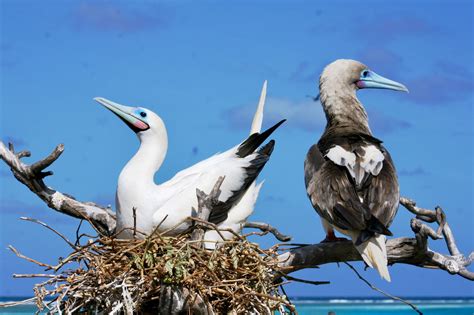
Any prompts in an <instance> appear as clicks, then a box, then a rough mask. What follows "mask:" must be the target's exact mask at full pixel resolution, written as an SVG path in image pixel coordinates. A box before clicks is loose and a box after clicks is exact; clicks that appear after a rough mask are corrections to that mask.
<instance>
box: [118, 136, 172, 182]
mask: <svg viewBox="0 0 474 315" xmlns="http://www.w3.org/2000/svg"><path fill="white" fill-rule="evenodd" d="M139 138H140V148H139V149H138V151H137V153H135V155H134V156H133V157H132V159H131V160H130V161H129V162H128V163H127V165H125V167H124V168H123V170H122V172H121V173H120V177H119V184H118V186H119V190H120V188H125V186H128V187H129V186H130V185H132V186H135V187H137V186H138V187H141V188H143V187H150V186H155V181H154V175H155V173H156V172H157V171H158V169H159V168H160V166H161V164H162V163H163V161H164V159H165V156H166V151H167V150H168V137H167V135H166V130H165V131H164V132H161V133H160V135H159V136H158V135H156V134H149V135H139ZM128 187H127V188H126V189H128Z"/></svg>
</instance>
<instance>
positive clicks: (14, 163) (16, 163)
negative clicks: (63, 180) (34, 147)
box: [0, 141, 115, 235]
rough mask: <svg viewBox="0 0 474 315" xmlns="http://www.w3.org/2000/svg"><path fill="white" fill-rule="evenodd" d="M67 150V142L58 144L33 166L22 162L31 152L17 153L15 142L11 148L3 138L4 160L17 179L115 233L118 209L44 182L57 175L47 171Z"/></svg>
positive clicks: (62, 209)
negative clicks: (74, 194) (81, 198)
mask: <svg viewBox="0 0 474 315" xmlns="http://www.w3.org/2000/svg"><path fill="white" fill-rule="evenodd" d="M63 151H64V145H62V144H60V145H58V146H57V147H56V148H55V149H54V150H53V152H51V154H50V155H48V156H47V157H46V158H44V159H42V160H40V161H37V162H35V163H33V164H31V165H28V164H25V163H23V162H22V161H21V158H23V157H29V156H30V155H31V153H30V152H29V151H21V152H18V153H16V152H15V149H14V146H13V144H12V143H9V146H8V148H7V147H6V146H5V144H4V143H3V142H1V141H0V159H2V160H3V161H4V162H5V163H6V164H7V165H8V166H9V167H10V169H11V171H12V173H13V175H14V176H15V178H16V179H17V180H18V181H20V182H21V183H22V184H23V185H25V186H26V187H28V188H29V189H30V190H31V191H32V192H33V193H34V194H36V195H37V196H38V197H39V198H40V199H41V200H43V201H44V202H45V203H46V204H47V205H48V207H50V208H51V209H54V210H56V211H58V212H61V213H64V214H67V215H69V216H72V217H75V218H78V219H85V220H87V221H89V222H90V223H91V224H92V226H93V227H94V228H95V229H97V230H98V231H99V232H101V233H102V234H106V235H112V234H113V232H114V230H115V214H114V212H113V211H112V210H111V209H109V208H105V207H102V206H99V205H97V204H95V203H93V202H80V201H78V200H76V199H75V198H74V197H72V196H71V195H68V194H64V193H61V192H59V191H57V190H55V189H53V188H52V187H49V186H47V185H46V184H45V183H44V178H45V177H46V176H50V175H53V172H51V171H45V169H46V168H47V167H48V166H50V165H51V164H52V163H53V162H54V161H56V160H57V159H58V158H59V157H60V156H61V154H62V153H63Z"/></svg>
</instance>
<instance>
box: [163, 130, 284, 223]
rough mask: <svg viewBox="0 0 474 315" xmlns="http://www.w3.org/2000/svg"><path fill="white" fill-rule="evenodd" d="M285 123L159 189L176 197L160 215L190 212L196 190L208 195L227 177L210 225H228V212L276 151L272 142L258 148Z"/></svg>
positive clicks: (192, 167)
mask: <svg viewBox="0 0 474 315" xmlns="http://www.w3.org/2000/svg"><path fill="white" fill-rule="evenodd" d="M282 123H283V121H281V122H279V123H277V124H276V125H274V126H273V127H271V128H269V129H268V130H267V131H264V132H263V133H254V134H252V135H250V136H249V137H248V138H247V139H246V140H245V141H243V142H242V143H241V144H240V145H238V146H236V147H234V148H232V149H230V150H228V151H226V152H223V153H220V154H216V155H214V156H212V157H210V158H208V159H206V160H203V161H201V162H199V163H197V164H195V165H193V166H191V167H189V168H187V169H185V170H182V171H180V172H179V173H177V174H176V175H175V176H174V177H173V178H172V179H170V180H169V181H167V182H165V183H163V184H162V185H160V186H161V187H162V188H164V189H163V191H166V192H167V193H169V192H173V193H171V194H170V197H169V199H168V200H167V201H166V202H165V203H164V204H163V205H162V206H161V207H160V208H159V209H157V213H158V212H160V211H161V212H163V213H166V212H167V211H169V210H167V211H162V209H177V211H183V212H186V211H189V210H190V209H191V207H192V206H194V205H195V204H196V200H197V199H196V189H200V190H202V191H204V192H209V191H211V189H212V187H213V186H214V184H215V183H216V181H217V179H218V178H219V176H225V179H224V181H223V183H222V185H221V195H220V197H219V201H220V202H219V203H218V204H217V205H215V206H214V208H213V209H212V211H211V214H210V216H209V222H212V223H215V224H219V223H221V222H223V221H225V220H226V219H227V215H228V212H229V210H230V209H231V208H232V207H233V206H234V205H236V204H237V203H238V202H239V201H240V199H241V198H242V196H243V195H244V194H245V192H246V191H247V189H248V188H249V187H250V185H251V184H252V183H253V182H254V181H255V179H256V178H257V176H258V174H259V173H260V172H261V170H262V169H263V167H264V166H265V163H266V162H267V161H268V159H269V158H270V155H271V153H272V151H273V148H274V145H275V141H274V140H270V141H269V142H268V143H267V144H266V145H264V146H263V147H261V148H260V149H258V147H259V146H260V145H261V144H262V143H263V142H264V141H265V140H266V139H267V138H268V137H269V136H270V134H271V133H272V132H273V131H274V130H275V129H276V128H278V127H279V126H280V125H281V124H282ZM257 149H258V150H257ZM250 211H251V210H250ZM249 214H250V213H248V214H247V216H248V215H249ZM243 215H244V214H243Z"/></svg>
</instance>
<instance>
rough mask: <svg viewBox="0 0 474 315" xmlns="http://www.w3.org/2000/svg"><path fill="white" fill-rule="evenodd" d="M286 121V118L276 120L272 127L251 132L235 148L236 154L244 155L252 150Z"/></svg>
mask: <svg viewBox="0 0 474 315" xmlns="http://www.w3.org/2000/svg"><path fill="white" fill-rule="evenodd" d="M285 121H286V119H282V120H280V121H279V122H277V123H276V124H275V125H273V126H272V127H270V128H268V129H267V130H265V131H264V132H262V133H258V132H256V133H253V134H251V135H250V136H249V137H248V138H247V139H246V140H245V141H244V142H242V144H241V145H240V146H239V148H238V150H237V155H238V156H239V157H242V158H243V157H246V156H248V155H250V154H252V153H253V152H255V150H256V149H257V148H258V147H259V146H260V145H261V144H262V143H263V142H264V141H265V140H266V139H267V138H268V137H269V136H270V135H271V134H272V133H273V132H274V131H275V130H276V129H277V128H278V127H280V126H281V124H283V123H284V122H285Z"/></svg>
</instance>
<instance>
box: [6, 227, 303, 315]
mask: <svg viewBox="0 0 474 315" xmlns="http://www.w3.org/2000/svg"><path fill="white" fill-rule="evenodd" d="M48 228H49V227H48ZM50 229H51V228H50ZM58 234H59V233H58ZM62 237H63V238H64V239H65V241H67V242H68V243H69V245H71V247H73V248H74V250H73V251H72V253H71V254H70V255H68V256H67V257H66V258H63V259H60V262H59V264H58V265H56V266H50V265H47V264H43V263H40V262H37V261H35V260H33V259H31V258H27V257H25V256H23V255H21V254H19V253H18V251H16V250H15V249H14V248H13V247H11V249H12V250H13V251H14V252H15V253H16V254H17V255H19V256H20V257H22V258H25V259H28V260H29V261H31V262H34V263H36V264H39V265H41V266H43V267H46V269H47V270H53V271H54V274H45V275H34V276H44V277H48V280H47V281H45V282H43V283H40V284H37V285H35V287H34V292H35V301H36V304H37V306H38V308H39V309H40V310H44V309H45V308H47V309H48V310H49V311H52V312H55V311H56V312H65V313H98V312H100V313H127V314H131V313H155V314H156V313H157V312H158V311H160V310H161V311H163V310H165V309H168V311H169V312H171V311H173V310H177V307H178V305H181V306H179V308H181V310H183V309H184V310H187V311H188V312H190V313H191V312H192V313H213V312H214V313H216V314H221V313H229V312H230V313H238V314H240V313H248V312H257V313H261V314H268V313H271V312H272V311H274V310H279V311H280V312H285V313H286V312H290V313H293V312H294V306H293V305H292V304H291V303H290V302H289V300H288V299H287V297H286V296H285V295H284V294H282V293H280V289H279V286H280V285H281V281H279V280H276V279H278V278H279V277H278V276H277V275H281V274H282V271H281V270H280V269H279V267H278V261H277V258H276V256H277V254H278V253H277V247H273V248H270V249H266V250H264V249H262V248H260V247H259V245H258V244H255V243H252V242H250V241H248V240H247V238H246V237H245V236H240V235H239V236H238V237H236V238H235V239H234V240H229V241H225V242H223V243H222V244H221V245H220V246H219V247H218V248H217V249H215V250H213V251H210V250H206V249H204V248H203V247H202V240H198V241H193V240H191V239H192V238H191V232H189V233H186V234H182V235H179V236H176V237H170V236H162V235H160V234H158V233H154V234H152V236H149V237H147V238H145V239H141V240H137V239H132V240H123V239H118V238H115V237H106V236H102V237H96V238H90V239H89V240H88V241H87V242H86V244H84V245H80V244H79V240H80V238H78V240H77V241H76V244H73V243H71V242H69V241H68V240H67V239H66V238H65V237H64V236H62ZM31 276H33V275H31ZM183 305H184V306H183ZM168 311H164V312H165V313H168Z"/></svg>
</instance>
